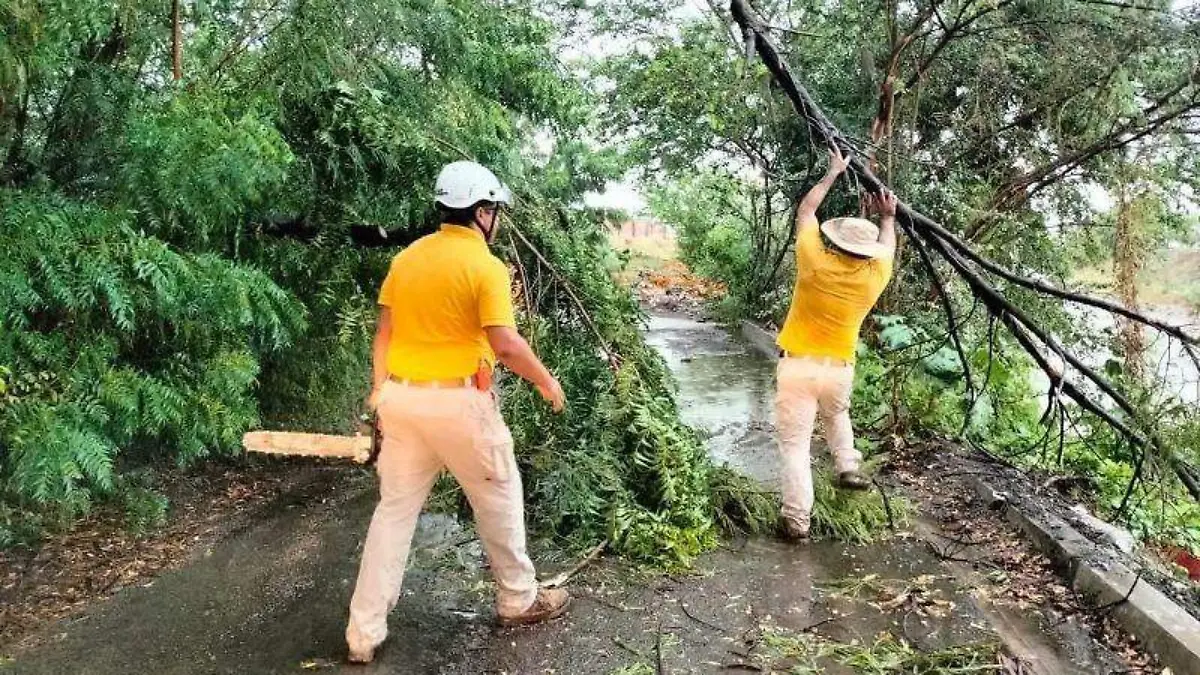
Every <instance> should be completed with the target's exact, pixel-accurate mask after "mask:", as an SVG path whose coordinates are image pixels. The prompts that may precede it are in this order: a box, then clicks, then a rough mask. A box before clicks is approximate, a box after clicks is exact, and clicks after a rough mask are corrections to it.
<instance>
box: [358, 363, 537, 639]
mask: <svg viewBox="0 0 1200 675" xmlns="http://www.w3.org/2000/svg"><path fill="white" fill-rule="evenodd" d="M378 411H379V423H380V426H381V429H382V431H383V449H382V451H381V452H380V454H379V461H378V465H377V470H378V473H379V505H378V506H377V507H376V508H375V515H374V516H373V517H372V518H371V526H370V528H369V529H368V530H367V541H366V544H365V545H364V546H363V556H362V563H361V564H360V566H359V570H358V583H357V585H356V586H355V588H354V596H353V598H352V599H351V600H350V622H349V625H348V626H347V627H346V641H347V643H348V644H349V646H350V648H351V649H352V650H356V651H361V650H366V649H371V648H374V647H375V646H377V645H379V644H380V643H381V642H383V640H384V638H386V637H387V615H388V612H390V611H391V609H392V607H394V606H395V604H396V601H397V600H398V599H399V597H400V584H401V582H402V581H403V579H404V567H405V564H406V563H407V560H408V552H409V545H410V544H411V542H412V536H413V531H414V530H415V529H416V525H417V516H418V515H420V513H421V507H422V505H423V504H424V503H425V499H426V497H428V495H429V490H430V489H431V488H432V487H433V484H434V481H435V480H436V479H437V476H438V474H439V473H440V472H441V471H442V469H443V468H445V469H449V471H450V473H451V474H453V475H454V477H455V479H457V480H458V482H459V484H460V485H462V488H463V492H465V493H466V495H467V499H468V500H469V501H470V503H471V510H472V511H474V513H475V525H476V529H477V530H478V532H479V538H480V540H482V542H483V546H484V549H485V550H486V551H487V555H488V560H489V562H490V564H491V569H492V574H493V576H495V578H496V585H497V590H496V611H497V612H498V613H499V614H501V615H502V616H513V615H516V614H520V613H522V612H524V611H525V610H526V609H528V608H529V607H530V606H531V605H532V604H533V602H534V599H535V597H536V595H537V581H536V578H535V576H534V569H533V563H532V562H530V560H529V556H528V555H527V554H526V552H525V505H524V501H523V498H522V494H521V475H520V473H519V471H518V470H517V462H516V459H515V458H514V457H513V441H512V434H511V433H510V432H509V430H508V427H507V426H506V425H505V424H504V419H503V418H502V417H501V416H500V410H499V409H498V407H497V405H496V401H495V399H494V398H493V397H492V395H491V394H490V393H485V392H481V391H478V390H476V389H471V388H460V389H431V388H430V389H427V388H419V387H408V386H403V385H400V384H398V383H395V382H388V383H387V384H386V385H384V389H383V391H382V393H381V395H380V401H379V408H378Z"/></svg>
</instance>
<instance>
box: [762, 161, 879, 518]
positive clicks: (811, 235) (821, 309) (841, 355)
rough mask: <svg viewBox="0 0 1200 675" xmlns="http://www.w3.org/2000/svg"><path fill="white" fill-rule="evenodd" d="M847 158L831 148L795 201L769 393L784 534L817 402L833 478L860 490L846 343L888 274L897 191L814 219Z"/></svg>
mask: <svg viewBox="0 0 1200 675" xmlns="http://www.w3.org/2000/svg"><path fill="white" fill-rule="evenodd" d="M848 164H849V160H848V159H847V158H846V157H844V156H843V155H842V154H841V151H840V150H838V149H837V148H834V149H832V150H830V153H829V170H828V172H826V174H825V177H824V178H823V179H822V180H821V182H819V183H817V184H816V185H815V186H814V187H813V188H812V189H811V190H809V191H808V194H806V195H804V199H803V200H802V201H801V202H800V206H799V208H798V209H797V211H796V231H797V234H796V285H795V289H794V291H793V293H792V306H791V308H790V309H789V310H788V316H787V321H786V322H784V324H783V330H782V331H780V333H779V340H778V344H779V348H780V349H781V350H782V352H781V354H780V356H781V358H780V360H779V367H778V373H777V377H778V390H777V394H776V401H775V417H776V424H777V425H778V427H779V451H780V454H781V455H782V457H783V521H784V527H785V530H786V532H787V534H788V536H789V538H792V539H795V540H800V541H803V540H806V539H807V538H808V531H809V522H810V518H811V516H812V507H813V481H812V460H811V457H810V446H811V443H812V434H813V425H814V422H815V421H816V416H817V413H818V411H819V412H820V414H821V420H822V422H823V423H824V425H825V440H826V441H827V442H828V444H829V450H830V452H831V453H833V462H834V469H835V472H836V485H837V486H838V487H840V488H845V489H851V490H866V489H868V488H869V487H870V481H869V480H868V479H867V478H866V477H865V476H864V475H863V474H862V473H861V472H860V471H859V465H860V463H861V461H862V455H861V454H860V453H859V452H858V451H857V450H855V449H854V432H853V429H851V426H850V392H851V390H852V388H853V385H854V349H855V346H856V345H857V343H858V332H859V329H860V328H861V327H862V322H863V319H865V318H866V316H867V313H868V312H870V311H871V308H872V307H874V306H875V302H876V300H878V299H879V295H880V294H881V293H882V292H883V289H884V287H886V286H887V283H888V280H889V279H890V278H891V276H892V256H893V253H894V252H895V248H896V197H895V195H893V194H892V193H890V192H884V193H883V194H881V195H877V196H874V197H872V198H870V199H869V202H868V203H869V206H870V207H871V209H870V210H873V211H875V212H876V213H878V214H879V215H880V225H879V226H878V227H877V226H876V225H875V224H874V223H872V222H871V221H869V220H865V219H863V218H834V219H833V220H827V221H825V222H823V223H820V224H819V225H818V223H817V207H819V206H820V205H821V202H822V201H823V200H824V199H825V194H826V193H827V192H829V188H830V187H832V186H833V184H834V182H835V181H837V178H838V176H839V175H841V174H842V172H844V171H845V170H846V166H847V165H848Z"/></svg>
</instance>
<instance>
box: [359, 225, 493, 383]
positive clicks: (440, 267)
mask: <svg viewBox="0 0 1200 675" xmlns="http://www.w3.org/2000/svg"><path fill="white" fill-rule="evenodd" d="M379 304H381V305H383V306H385V307H389V308H391V310H392V337H391V340H390V342H389V343H388V354H387V363H388V371H389V372H390V373H391V374H392V375H394V376H396V377H400V378H407V379H412V380H444V379H450V378H455V377H467V376H469V375H471V374H473V373H474V372H475V371H476V370H477V369H478V368H479V364H480V362H481V361H482V362H486V363H487V364H488V365H495V363H496V355H495V353H493V352H492V347H491V345H490V344H488V340H487V333H486V332H485V331H484V328H488V327H492V326H509V327H516V319H515V317H514V315H513V303H512V287H511V284H510V282H509V277H508V268H506V267H505V266H504V263H502V262H500V259H499V258H497V257H496V256H494V255H492V252H491V250H490V249H489V248H488V245H487V242H486V241H484V238H483V235H482V234H480V233H479V232H478V231H477V230H474V229H471V228H467V227H460V226H457V225H442V228H441V230H440V231H438V232H436V233H434V234H430V235H427V236H425V237H422V238H420V239H418V240H417V241H416V242H414V243H413V244H412V245H411V246H409V247H408V248H406V249H404V250H403V251H401V252H400V253H399V254H398V255H397V256H396V257H395V258H394V259H393V260H392V266H391V268H390V269H389V270H388V274H387V278H385V279H384V280H383V288H381V289H380V291H379Z"/></svg>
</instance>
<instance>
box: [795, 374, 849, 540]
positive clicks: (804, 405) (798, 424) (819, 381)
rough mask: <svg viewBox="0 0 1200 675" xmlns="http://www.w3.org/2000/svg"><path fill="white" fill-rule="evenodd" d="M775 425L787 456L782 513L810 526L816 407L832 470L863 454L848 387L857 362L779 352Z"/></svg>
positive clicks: (799, 523)
mask: <svg viewBox="0 0 1200 675" xmlns="http://www.w3.org/2000/svg"><path fill="white" fill-rule="evenodd" d="M776 377H777V380H778V382H777V387H776V393H775V426H776V428H777V429H778V430H779V453H780V455H781V457H782V460H783V480H782V483H783V509H782V510H783V517H784V518H785V519H787V520H789V521H791V522H792V523H794V524H796V525H797V526H799V527H800V528H802V529H805V530H807V529H808V526H809V521H810V518H811V516H812V507H813V478H812V457H811V453H810V449H811V446H812V436H813V428H814V426H815V424H816V418H817V413H818V412H820V414H821V422H822V424H823V425H824V426H825V441H826V442H827V443H828V444H829V451H830V452H831V453H832V454H833V463H834V470H835V471H837V472H838V473H841V472H842V471H856V470H858V468H859V464H860V463H861V462H862V454H861V453H859V452H858V451H857V450H855V449H854V430H853V429H852V428H851V426H850V393H851V391H852V390H853V388H854V366H853V365H849V364H845V363H842V362H840V361H830V360H828V359H820V358H809V357H799V358H781V359H780V360H779V366H778V368H777V369H776Z"/></svg>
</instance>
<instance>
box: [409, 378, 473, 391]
mask: <svg viewBox="0 0 1200 675" xmlns="http://www.w3.org/2000/svg"><path fill="white" fill-rule="evenodd" d="M388 379H389V380H391V381H392V382H395V383H396V384H398V385H400V386H402V387H417V388H419V389H468V388H470V387H474V386H475V376H471V377H452V378H449V379H445V380H410V379H408V378H406V377H396V376H395V375H389V376H388Z"/></svg>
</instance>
